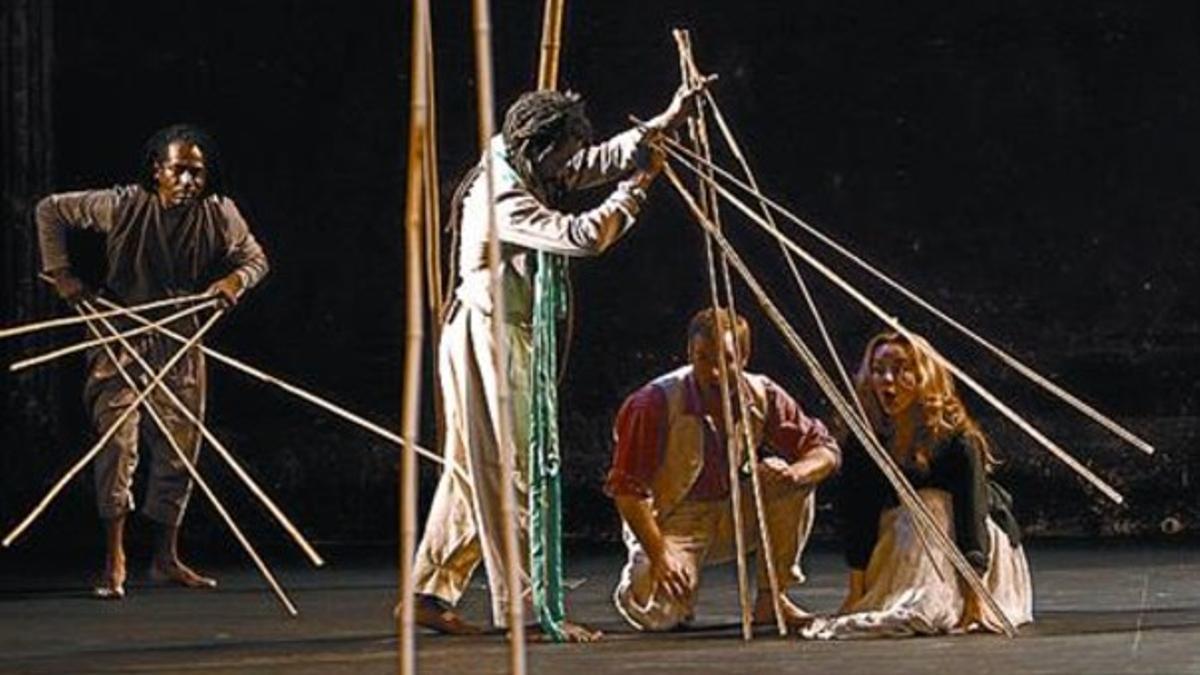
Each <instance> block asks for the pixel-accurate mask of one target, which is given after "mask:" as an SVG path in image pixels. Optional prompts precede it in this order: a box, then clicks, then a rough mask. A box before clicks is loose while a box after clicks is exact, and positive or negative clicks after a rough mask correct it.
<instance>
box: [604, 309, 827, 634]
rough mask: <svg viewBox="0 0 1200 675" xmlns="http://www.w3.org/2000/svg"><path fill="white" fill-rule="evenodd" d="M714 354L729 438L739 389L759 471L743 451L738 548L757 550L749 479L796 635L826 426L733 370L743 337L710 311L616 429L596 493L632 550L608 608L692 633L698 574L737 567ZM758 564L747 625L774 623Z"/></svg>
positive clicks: (760, 380)
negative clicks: (674, 363) (793, 596)
mask: <svg viewBox="0 0 1200 675" xmlns="http://www.w3.org/2000/svg"><path fill="white" fill-rule="evenodd" d="M735 340H736V344H735V342H734V341H735ZM719 350H721V351H724V352H725V362H726V364H728V367H727V368H726V369H725V370H726V371H727V372H728V373H729V375H728V382H729V387H728V391H729V392H730V397H731V399H732V404H731V409H732V410H733V418H734V420H736V421H735V428H736V434H734V435H733V436H734V437H735V438H742V437H743V436H742V434H743V433H744V432H743V430H742V426H741V425H742V424H743V423H744V422H743V420H741V419H740V418H741V413H740V409H741V406H740V405H739V404H738V402H737V400H736V392H737V391H738V390H739V389H740V391H741V392H742V394H743V396H744V397H745V398H746V400H747V403H748V405H747V406H746V409H747V412H748V414H747V417H748V422H749V431H750V438H751V442H752V443H754V446H755V447H756V448H758V463H757V465H756V466H753V467H751V466H750V465H749V463H748V459H747V457H746V453H745V452H742V453H741V456H740V457H739V458H738V460H737V462H738V464H739V468H738V471H737V475H738V477H739V484H740V486H741V490H740V491H741V512H742V514H743V515H742V523H743V528H744V536H745V541H746V544H747V548H755V547H756V544H757V543H758V541H759V535H758V527H759V526H760V523H759V522H758V518H757V517H756V515H755V507H754V500H753V491H752V489H751V484H750V480H749V472H750V471H751V470H754V471H757V472H758V476H759V482H760V485H761V488H762V491H763V498H764V503H765V508H764V511H765V512H766V513H765V518H764V520H765V521H766V523H765V527H766V529H767V532H768V534H769V535H770V537H769V538H770V542H771V548H772V549H773V550H772V556H771V557H772V559H773V560H772V562H773V563H774V568H775V572H776V574H777V575H778V581H779V589H780V595H781V597H780V606H781V608H782V612H783V613H784V614H785V616H784V620H785V622H786V623H787V624H788V625H790V626H797V625H801V624H803V623H805V622H807V620H808V618H809V614H808V613H807V612H805V611H804V610H803V609H801V608H800V607H798V606H797V605H796V604H794V603H793V602H792V601H791V600H790V599H789V598H788V596H787V590H788V588H790V587H791V586H794V585H796V584H798V583H800V582H801V581H802V580H803V573H802V572H801V570H800V555H801V553H802V552H803V550H804V544H805V542H806V541H807V539H808V535H809V532H810V531H811V530H812V523H813V515H814V510H815V509H814V502H815V500H814V494H815V492H816V485H817V483H819V482H821V481H822V480H824V479H825V477H827V476H828V475H830V474H831V473H833V472H834V471H835V470H836V469H837V467H838V464H839V463H840V461H841V453H840V451H839V449H838V446H837V443H836V442H834V440H833V439H832V438H831V437H830V435H829V433H828V432H827V431H826V429H825V425H823V424H822V423H821V422H820V421H819V420H816V419H813V418H811V417H808V416H806V415H805V414H804V412H803V411H802V410H801V409H800V406H799V405H798V404H797V403H796V401H795V400H794V399H793V398H792V397H791V396H789V395H788V393H787V392H785V391H784V390H783V389H782V388H781V387H780V386H779V385H777V384H776V383H775V382H773V381H771V379H770V378H768V377H766V376H764V375H756V374H753V373H747V372H744V371H743V370H742V368H737V369H734V368H733V367H732V366H733V364H735V363H737V361H735V357H740V360H741V364H742V365H743V366H744V365H745V362H746V360H747V358H748V356H749V354H750V327H749V325H748V324H747V323H746V320H745V319H743V318H742V317H740V316H737V315H736V314H734V313H732V312H729V311H728V310H723V309H722V310H715V311H714V310H712V309H707V310H704V311H701V312H700V313H698V314H696V316H695V317H693V318H692V321H691V323H690V324H689V326H688V361H689V364H688V365H686V366H684V367H682V368H679V369H678V370H675V371H673V372H670V373H667V374H665V375H662V376H660V377H658V378H656V379H654V380H652V381H651V382H649V383H648V384H646V385H645V386H643V387H642V388H641V389H639V390H637V391H636V392H634V393H633V394H632V395H631V396H629V398H628V399H626V400H625V403H624V404H623V405H622V406H621V410H620V412H619V413H618V414H617V420H616V424H615V426H614V430H613V436H614V448H613V464H612V468H611V470H610V471H609V474H608V480H607V482H606V484H605V491H606V492H607V493H608V494H609V496H611V497H612V498H613V500H614V501H615V502H616V506H617V510H618V511H619V512H620V514H621V519H622V520H623V521H624V539H625V544H626V546H627V547H628V549H629V557H628V560H627V562H626V563H625V568H624V569H623V570H622V572H621V580H620V582H619V583H618V584H617V588H616V591H615V592H614V593H613V601H614V603H615V604H616V606H617V611H619V612H620V613H621V615H622V616H624V617H625V619H626V620H627V621H628V622H629V623H630V624H631V625H633V626H634V627H635V628H637V629H639V630H647V631H661V630H671V629H674V628H677V627H679V626H681V625H685V624H687V623H688V622H690V621H691V620H692V619H693V618H694V615H695V607H696V601H697V597H698V594H699V590H700V575H701V570H702V569H703V568H704V567H705V566H706V565H712V564H717V563H721V562H727V561H730V560H733V559H734V558H735V556H736V546H735V539H734V524H733V509H732V508H731V504H730V501H731V500H730V496H729V495H730V470H729V456H728V454H727V451H726V442H727V440H728V438H729V436H730V435H729V434H726V432H725V415H724V412H723V410H724V408H723V406H722V403H721V390H722V387H721V374H720V373H721V368H720V359H721V353H720V351H719ZM735 370H736V371H739V372H741V378H740V381H735V377H736V376H735V375H734V374H733V373H734V372H735ZM736 445H737V446H739V447H740V446H743V445H744V443H741V442H739V443H736ZM755 565H756V572H755V581H756V588H757V595H756V599H755V603H754V620H755V622H758V623H773V622H774V619H775V617H774V605H775V603H774V598H772V596H771V590H770V589H771V586H770V584H769V578H768V575H767V566H766V560H765V559H764V556H763V554H762V551H761V550H759V551H758V553H757V555H756V556H755Z"/></svg>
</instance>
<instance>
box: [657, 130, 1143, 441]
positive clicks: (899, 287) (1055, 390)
mask: <svg viewBox="0 0 1200 675" xmlns="http://www.w3.org/2000/svg"><path fill="white" fill-rule="evenodd" d="M666 142H667V143H673V141H671V139H666ZM675 147H677V148H678V149H679V150H681V151H682V152H684V153H685V154H687V155H690V156H691V159H694V160H696V161H698V162H702V161H703V160H702V158H699V157H696V156H695V155H694V154H693V153H692V152H691V151H690V150H688V149H687V148H686V147H685V146H682V145H679V144H675ZM711 168H712V169H713V171H715V172H716V173H717V174H719V175H720V176H722V177H723V178H725V179H727V180H729V181H730V182H731V183H733V184H734V185H736V186H738V187H739V188H741V189H743V190H745V191H747V192H749V193H750V194H752V195H754V196H755V197H756V198H757V199H758V200H759V201H761V202H762V203H764V204H766V205H767V206H770V207H771V208H772V209H774V210H775V211H777V212H778V213H779V214H780V215H782V216H783V217H784V218H786V219H787V220H790V221H792V222H793V223H795V224H796V225H797V226H799V227H800V228H802V229H803V230H804V231H806V232H808V233H809V234H810V235H812V236H813V237H814V238H816V239H817V240H818V241H820V242H821V243H823V244H825V245H826V246H829V247H830V248H832V249H833V250H834V251H836V252H838V253H840V254H841V255H842V256H843V257H845V258H846V259H848V260H850V261H851V262H853V263H854V264H855V265H857V266H858V267H859V268H861V269H862V270H863V271H865V272H867V273H868V274H870V275H871V276H873V277H875V278H876V279H878V280H880V281H881V282H883V283H884V284H886V285H887V286H889V287H891V288H892V289H893V290H895V291H896V292H898V293H900V294H901V295H903V296H904V297H905V298H908V299H909V300H910V301H911V302H913V303H914V304H916V305H918V306H920V307H921V308H923V309H925V310H926V311H928V312H929V313H931V314H933V315H934V316H935V317H937V318H939V319H941V320H942V321H943V322H945V323H947V324H948V325H950V326H951V327H952V328H954V329H956V330H958V331H959V332H961V333H962V334H964V335H966V336H967V337H968V338H970V339H971V340H973V341H974V342H976V343H977V344H979V345H980V346H982V347H983V348H984V349H986V350H988V351H989V352H991V353H992V354H993V355H995V356H996V357H997V358H998V359H1000V360H1001V361H1002V362H1004V363H1005V364H1006V365H1008V366H1009V367H1011V368H1013V369H1014V370H1016V371H1017V372H1018V373H1020V374H1021V375H1023V376H1024V377H1025V378H1026V379H1028V380H1030V381H1031V382H1033V383H1034V384H1036V385H1038V386H1040V387H1042V388H1043V389H1045V390H1046V391H1048V392H1050V393H1051V394H1054V395H1055V396H1057V397H1058V398H1059V399H1061V400H1062V401H1064V402H1066V403H1067V404H1068V405H1070V406H1071V407H1073V408H1075V409H1076V410H1078V411H1079V412H1081V413H1083V414H1084V415H1085V416H1087V417H1088V418H1090V419H1091V420H1092V421H1094V422H1096V423H1097V424H1099V425H1101V426H1103V427H1104V428H1105V429H1108V430H1109V431H1110V432H1111V433H1113V434H1114V435H1116V436H1118V437H1119V438H1122V439H1124V440H1125V441H1126V442H1128V443H1129V444H1131V445H1133V446H1134V447H1136V448H1138V449H1139V450H1141V451H1142V452H1145V453H1146V454H1153V453H1154V446H1153V445H1151V444H1150V443H1148V442H1146V441H1145V440H1143V439H1141V438H1140V437H1138V436H1137V435H1136V434H1134V433H1133V432H1131V431H1129V430H1128V429H1126V428H1124V427H1123V426H1121V425H1120V424H1117V422H1115V421H1114V420H1113V419H1112V418H1110V417H1108V416H1106V415H1104V413H1101V412H1100V411H1099V410H1096V408H1094V407H1093V406H1091V405H1090V404H1088V403H1086V402H1085V401H1083V400H1081V399H1079V398H1078V397H1076V396H1075V395H1073V394H1071V393H1070V392H1069V391H1067V390H1065V389H1063V388H1062V387H1061V386H1059V385H1057V384H1055V383H1054V382H1053V381H1051V380H1049V379H1048V378H1046V377H1044V376H1043V375H1041V374H1039V373H1038V372H1037V371H1035V370H1033V369H1032V368H1030V367H1029V366H1027V365H1026V364H1025V363H1024V362H1022V361H1020V360H1019V359H1017V358H1016V357H1015V356H1012V355H1011V354H1009V353H1008V352H1006V351H1005V350H1003V349H1002V348H1000V347H999V346H997V345H996V344H994V343H993V342H991V341H989V340H988V339H987V338H985V337H983V336H982V335H980V334H978V333H976V332H975V331H973V330H971V329H970V328H968V327H967V326H966V325H965V324H963V323H961V322H959V321H957V320H955V319H954V318H953V317H951V316H949V315H948V314H946V313H945V312H943V311H942V310H940V309H938V308H937V307H936V306H935V305H933V304H932V303H930V302H929V301H927V300H925V299H924V298H922V297H921V296H919V295H917V294H916V293H915V292H914V291H911V290H909V289H908V288H907V287H905V286H904V285H903V284H901V283H900V282H898V281H896V280H895V279H893V278H891V277H890V276H888V275H887V274H885V273H884V272H882V271H880V270H879V269H878V268H876V267H874V266H872V265H871V264H870V263H868V262H867V261H866V260H865V259H863V258H862V257H860V256H858V255H857V254H855V253H854V252H853V251H850V250H849V249H847V248H846V247H845V246H843V245H841V244H839V243H838V242H837V241H835V240H834V239H833V238H831V237H829V236H828V235H826V234H825V233H823V232H821V231H820V230H818V229H817V228H815V227H813V226H812V225H810V224H809V223H807V222H805V221H804V220H803V219H802V218H800V217H799V216H797V215H795V214H794V213H792V212H791V211H788V210H787V209H786V208H784V207H783V206H782V205H780V204H779V203H778V202H777V201H775V200H773V199H771V198H770V197H767V196H766V195H763V194H762V193H760V192H758V191H757V190H756V189H754V188H753V187H752V186H750V185H747V184H746V183H745V182H744V181H742V180H740V179H738V178H737V176H734V175H733V174H731V173H730V172H728V171H726V170H725V169H723V168H721V167H720V166H717V165H715V164H712V165H711Z"/></svg>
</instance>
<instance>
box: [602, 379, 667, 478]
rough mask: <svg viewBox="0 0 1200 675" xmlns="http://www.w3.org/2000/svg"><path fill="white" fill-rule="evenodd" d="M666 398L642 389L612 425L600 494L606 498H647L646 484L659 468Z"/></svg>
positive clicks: (659, 392)
mask: <svg viewBox="0 0 1200 675" xmlns="http://www.w3.org/2000/svg"><path fill="white" fill-rule="evenodd" d="M666 422H667V396H666V394H665V393H663V391H662V390H661V389H659V388H658V387H655V386H653V385H646V386H645V387H642V388H641V389H639V390H637V391H636V392H634V393H633V394H632V395H630V396H629V398H627V399H625V403H624V404H623V405H622V406H621V410H620V411H619V412H618V413H617V420H616V423H614V424H613V458H612V468H610V469H609V471H608V479H607V480H605V482H604V492H605V494H607V495H608V496H609V497H618V496H633V497H641V498H643V499H645V498H649V497H650V496H651V489H650V484H651V482H652V481H653V479H654V474H655V472H657V471H658V467H659V466H660V465H661V464H662V453H663V440H664V436H665V435H666Z"/></svg>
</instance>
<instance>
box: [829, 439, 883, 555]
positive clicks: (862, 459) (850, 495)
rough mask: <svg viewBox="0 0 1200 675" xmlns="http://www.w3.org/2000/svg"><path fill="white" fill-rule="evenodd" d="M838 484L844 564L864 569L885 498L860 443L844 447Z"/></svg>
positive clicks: (876, 537)
mask: <svg viewBox="0 0 1200 675" xmlns="http://www.w3.org/2000/svg"><path fill="white" fill-rule="evenodd" d="M843 447H844V449H843V457H842V472H841V474H842V475H841V481H840V482H841V485H840V489H839V491H838V500H837V508H838V515H839V520H840V521H841V527H842V540H843V543H844V546H845V556H846V565H847V566H849V567H850V569H854V570H865V569H866V568H867V563H868V562H870V560H871V552H872V551H874V550H875V543H876V540H877V539H878V538H879V514H880V512H881V511H882V510H883V503H884V501H885V499H886V498H887V494H886V493H885V490H890V489H891V487H890V486H888V485H886V484H882V475H881V474H880V473H879V468H878V467H876V466H875V463H874V462H872V461H871V458H870V457H868V456H867V453H866V451H865V450H863V448H862V446H861V445H859V444H858V443H855V442H853V441H851V442H847V443H846V444H845V446H843Z"/></svg>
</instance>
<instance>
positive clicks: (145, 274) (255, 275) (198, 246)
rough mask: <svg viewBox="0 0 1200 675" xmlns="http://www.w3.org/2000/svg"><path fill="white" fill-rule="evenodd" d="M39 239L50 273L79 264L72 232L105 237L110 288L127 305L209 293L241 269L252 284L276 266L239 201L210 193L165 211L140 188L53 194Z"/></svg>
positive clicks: (40, 211) (43, 210)
mask: <svg viewBox="0 0 1200 675" xmlns="http://www.w3.org/2000/svg"><path fill="white" fill-rule="evenodd" d="M36 218H37V228H38V242H39V244H40V246H41V254H42V268H43V269H44V270H45V271H47V272H52V271H55V270H59V269H63V268H66V267H70V266H71V261H70V258H69V256H68V254H67V230H68V229H69V228H78V229H84V230H92V231H95V232H99V233H101V234H103V235H104V237H105V252H106V259H107V263H108V265H107V267H108V269H107V273H106V277H105V285H106V286H107V287H108V289H109V290H110V291H112V292H113V293H114V294H116V296H117V297H118V298H119V299H120V300H121V301H123V302H125V303H130V304H134V303H140V302H148V301H152V300H156V299H159V298H163V297H168V296H172V295H186V294H190V293H195V292H198V291H201V290H203V289H204V288H205V287H207V286H208V285H209V284H210V283H212V282H214V281H216V280H217V279H219V278H221V277H222V276H225V275H226V274H230V273H236V274H237V275H238V276H240V277H241V279H242V282H243V286H244V287H245V288H250V287H252V286H254V285H255V284H257V283H258V282H259V280H261V279H262V278H263V276H265V275H266V273H267V271H268V269H269V265H268V263H267V256H266V254H265V253H264V252H263V249H262V247H261V246H260V245H259V244H258V241H256V240H255V238H254V235H253V234H251V233H250V228H249V227H248V226H247V225H246V221H245V220H244V219H243V218H242V215H241V213H239V212H238V208H237V205H236V204H234V202H233V200H231V199H228V198H226V197H222V196H220V195H209V196H207V197H204V198H203V199H200V200H199V201H197V202H195V203H192V204H187V205H184V206H178V207H175V208H170V209H166V208H163V207H162V205H161V203H160V202H159V200H158V197H157V195H155V194H154V193H151V192H148V191H147V190H145V189H144V188H142V187H141V186H139V185H127V186H120V187H114V188H112V189H108V190H85V191H80V192H64V193H60V194H54V195H50V196H49V197H46V198H45V199H43V200H41V201H40V202H38V205H37V211H36Z"/></svg>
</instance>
